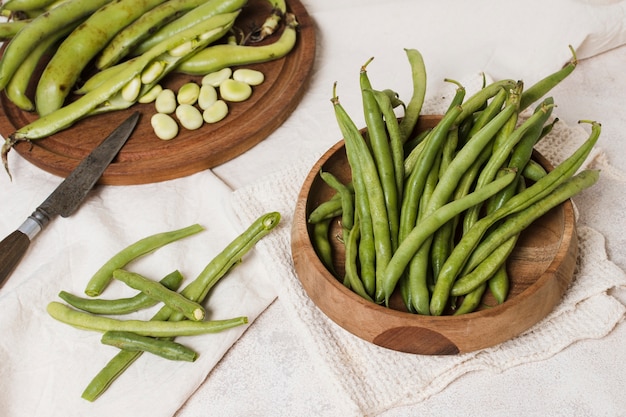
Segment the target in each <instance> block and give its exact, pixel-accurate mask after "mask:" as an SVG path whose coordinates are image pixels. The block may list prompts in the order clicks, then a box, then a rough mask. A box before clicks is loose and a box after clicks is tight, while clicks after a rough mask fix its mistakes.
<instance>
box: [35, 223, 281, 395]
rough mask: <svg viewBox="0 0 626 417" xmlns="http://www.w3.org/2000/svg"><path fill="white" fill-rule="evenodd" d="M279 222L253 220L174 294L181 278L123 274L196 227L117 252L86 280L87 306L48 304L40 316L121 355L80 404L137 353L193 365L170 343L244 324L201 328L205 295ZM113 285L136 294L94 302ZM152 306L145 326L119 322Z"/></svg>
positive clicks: (205, 323)
mask: <svg viewBox="0 0 626 417" xmlns="http://www.w3.org/2000/svg"><path fill="white" fill-rule="evenodd" d="M280 218H281V216H280V214H279V213H278V212H270V213H266V214H264V215H262V216H261V217H259V218H258V219H257V220H255V221H254V222H253V223H252V224H251V225H250V226H249V227H248V228H247V229H246V230H245V231H244V232H243V233H241V234H240V235H239V236H237V237H236V238H235V239H233V240H232V241H231V243H229V244H228V245H227V246H226V247H225V248H224V249H223V250H222V251H221V252H220V253H219V254H218V255H217V256H215V257H214V258H213V259H212V260H211V261H210V262H209V263H208V264H207V265H206V267H205V268H204V269H203V270H202V271H201V273H200V274H199V275H198V277H197V278H196V279H195V280H193V281H191V282H190V283H189V284H188V285H187V286H186V287H185V288H183V289H182V290H180V291H177V290H178V288H179V287H180V285H181V283H182V282H183V280H184V277H183V276H182V274H181V273H180V272H179V271H174V272H172V273H170V274H168V275H166V276H165V277H164V278H163V279H162V280H161V281H155V280H152V279H150V278H148V277H145V276H142V275H140V274H138V273H135V272H131V271H130V270H128V269H122V268H128V267H129V266H131V265H132V262H133V261H134V260H136V259H137V258H139V257H142V256H144V255H146V254H148V253H152V252H153V251H155V250H156V249H158V248H160V247H162V246H164V245H166V244H169V243H171V242H174V241H176V240H179V239H182V238H184V237H187V236H191V235H193V234H195V233H198V232H199V231H202V230H203V228H202V227H201V226H199V225H191V226H189V227H185V228H182V229H178V230H173V231H169V232H164V233H157V234H154V235H151V236H148V237H146V238H143V239H141V240H139V241H137V242H135V243H133V244H131V245H129V246H127V247H126V248H124V249H122V250H121V251H119V252H118V253H116V254H115V255H114V256H112V257H111V258H110V259H109V260H108V261H107V262H106V263H105V264H104V265H103V266H102V267H101V268H100V269H99V270H98V271H97V272H96V273H95V274H94V276H93V277H92V279H90V281H89V284H88V285H87V288H86V293H87V295H88V296H89V298H83V297H79V296H76V295H73V294H70V293H68V292H66V291H61V292H60V293H59V297H60V298H61V299H62V300H64V301H65V302H66V303H67V304H64V303H61V302H57V301H51V302H50V303H49V304H48V306H47V311H48V314H49V315H50V316H51V317H52V318H54V319H56V320H58V321H60V322H62V323H65V324H68V325H70V326H73V327H75V328H77V329H81V330H89V331H95V332H100V333H102V339H101V342H102V343H103V344H106V345H110V346H115V347H118V348H119V349H120V351H119V353H118V354H117V355H116V356H115V357H114V358H113V359H112V360H111V361H110V362H109V363H108V364H107V365H106V366H105V367H104V368H103V369H102V370H101V371H100V372H99V373H98V374H97V375H96V376H95V377H94V378H93V379H92V381H91V382H90V383H89V385H88V386H87V387H86V388H85V391H84V392H83V394H82V397H83V398H84V399H86V400H88V401H94V400H96V399H97V398H98V397H99V396H100V395H102V393H104V391H106V389H107V388H108V387H109V386H110V385H111V384H112V383H113V381H114V380H115V379H116V378H118V377H119V376H120V375H121V374H122V373H123V372H124V370H125V369H126V368H128V367H129V366H130V365H131V364H132V363H133V362H134V361H135V360H136V359H137V358H138V357H139V356H140V355H141V354H142V353H143V352H149V353H152V354H154V355H158V356H161V357H163V358H165V359H169V360H183V361H189V362H193V361H195V360H196V358H197V357H198V353H197V352H195V351H193V350H192V349H190V348H189V347H187V346H185V345H182V344H180V343H177V342H175V341H174V340H173V339H174V338H175V337H176V336H193V335H200V334H206V333H217V332H221V331H224V330H227V329H231V328H233V327H237V326H241V325H244V324H246V323H248V318H247V317H246V316H240V317H233V318H229V319H222V320H206V319H205V308H204V306H203V304H204V302H205V299H206V298H207V296H208V295H209V292H210V291H211V289H212V288H213V287H214V286H215V285H216V284H217V283H218V282H219V281H220V280H221V279H222V278H224V277H225V276H227V274H228V273H229V272H230V271H231V270H232V269H233V268H234V267H235V266H236V265H238V264H239V263H241V262H242V260H243V257H244V256H245V255H246V254H247V253H248V252H249V251H250V250H251V249H252V248H253V247H254V245H255V244H256V243H257V242H258V241H259V240H261V239H262V238H263V237H264V236H266V235H267V234H269V233H270V232H271V231H272V230H273V229H274V228H275V227H276V226H277V225H278V224H279V222H280ZM113 280H116V281H120V282H123V283H125V284H126V285H127V286H129V287H130V288H133V289H135V290H138V291H139V293H138V294H136V295H135V296H133V297H130V298H119V299H105V298H94V297H96V296H98V295H100V294H101V293H102V291H103V290H104V288H105V287H106V286H107V285H108V284H109V283H110V282H111V281H113ZM158 303H162V304H163V306H162V307H161V308H160V309H159V310H158V312H157V313H156V314H155V315H154V316H153V317H152V318H151V319H150V320H144V319H137V318H132V319H129V318H124V317H119V316H121V315H127V314H130V313H134V312H137V311H140V310H144V309H147V308H149V307H153V306H155V305H156V304H158ZM112 316H116V317H119V318H114V317H112Z"/></svg>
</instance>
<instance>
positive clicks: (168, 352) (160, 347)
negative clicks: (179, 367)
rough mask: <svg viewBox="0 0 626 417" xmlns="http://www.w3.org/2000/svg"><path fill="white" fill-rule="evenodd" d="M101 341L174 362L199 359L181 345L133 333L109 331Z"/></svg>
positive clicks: (195, 354)
mask: <svg viewBox="0 0 626 417" xmlns="http://www.w3.org/2000/svg"><path fill="white" fill-rule="evenodd" d="M100 341H101V342H102V343H103V344H105V345H109V346H115V347H117V348H119V349H124V350H127V351H130V352H149V353H152V354H153V355H157V356H160V357H162V358H165V359H169V360H172V361H186V362H194V361H195V360H196V359H197V358H198V353H196V352H195V351H193V350H192V349H190V348H188V347H187V346H185V345H182V344H180V343H176V342H173V341H171V340H163V339H155V338H153V337H149V336H140V335H138V334H135V333H131V332H121V331H108V332H105V333H104V334H103V335H102V338H101V339H100Z"/></svg>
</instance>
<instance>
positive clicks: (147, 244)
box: [85, 224, 204, 297]
mask: <svg viewBox="0 0 626 417" xmlns="http://www.w3.org/2000/svg"><path fill="white" fill-rule="evenodd" d="M203 230H204V227H202V226H201V225H199V224H193V225H191V226H187V227H184V228H182V229H177V230H172V231H169V232H162V233H157V234H154V235H151V236H148V237H145V238H143V239H141V240H139V241H137V242H135V243H133V244H131V245H129V246H127V247H126V248H124V249H122V250H121V251H119V252H118V253H116V254H115V255H114V256H113V257H111V258H110V259H109V260H108V261H107V262H105V263H104V265H102V266H101V267H100V268H99V269H98V270H97V271H96V273H95V274H94V275H93V276H92V277H91V279H90V280H89V282H88V283H87V287H86V288H85V294H87V295H88V296H90V297H96V296H98V295H100V294H101V293H102V291H103V290H104V289H105V288H106V286H107V285H108V284H109V282H111V279H112V278H113V271H115V270H116V269H120V268H123V267H125V266H126V265H127V264H128V263H129V262H131V261H133V260H135V259H137V258H139V257H140V256H143V255H146V254H147V253H150V252H152V251H154V250H156V249H158V248H161V247H163V246H165V245H167V244H169V243H172V242H174V241H177V240H180V239H182V238H185V237H188V236H191V235H194V234H196V233H199V232H201V231H203Z"/></svg>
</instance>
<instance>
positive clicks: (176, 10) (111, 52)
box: [95, 0, 206, 70]
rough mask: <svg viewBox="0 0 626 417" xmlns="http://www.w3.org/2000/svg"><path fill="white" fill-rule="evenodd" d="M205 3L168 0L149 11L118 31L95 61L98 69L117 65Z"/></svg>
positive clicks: (195, 0) (188, 0) (199, 0)
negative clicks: (146, 42) (138, 46)
mask: <svg viewBox="0 0 626 417" xmlns="http://www.w3.org/2000/svg"><path fill="white" fill-rule="evenodd" d="M205 2H206V0H168V1H165V2H163V3H161V4H159V5H158V6H155V7H154V8H152V9H150V10H148V11H147V12H146V13H144V14H143V15H141V16H139V17H138V18H137V19H136V20H135V21H133V22H132V23H130V24H128V25H127V26H125V27H124V28H123V29H121V30H120V31H118V32H117V34H116V35H115V36H114V37H113V38H112V39H111V40H110V41H109V43H107V44H106V46H105V47H104V48H103V49H102V50H101V51H100V53H99V54H98V56H97V58H96V60H95V65H96V68H98V69H100V70H102V69H104V68H108V67H110V66H112V65H114V64H117V63H118V62H119V61H120V60H121V59H122V58H124V57H125V56H126V55H127V54H128V53H129V52H130V50H131V48H132V47H133V46H134V45H135V44H137V43H139V42H141V41H142V40H144V39H146V38H148V37H149V36H150V35H151V34H153V33H155V32H156V31H157V30H158V29H159V28H161V27H162V26H164V25H166V24H167V23H169V22H171V21H173V20H175V19H177V18H179V17H180V16H181V15H182V14H184V13H186V12H188V11H189V10H191V9H193V8H195V7H197V6H199V5H200V4H202V3H205Z"/></svg>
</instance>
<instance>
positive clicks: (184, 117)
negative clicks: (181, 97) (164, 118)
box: [176, 104, 204, 130]
mask: <svg viewBox="0 0 626 417" xmlns="http://www.w3.org/2000/svg"><path fill="white" fill-rule="evenodd" d="M176 117H177V118H178V121H179V122H180V124H181V125H182V126H183V127H184V128H185V129H187V130H196V129H199V128H200V127H201V126H202V123H204V119H203V118H202V113H200V110H198V109H197V108H195V107H194V106H192V105H191V104H181V105H179V106H178V107H176Z"/></svg>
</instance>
